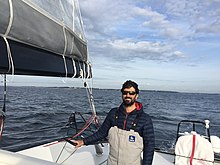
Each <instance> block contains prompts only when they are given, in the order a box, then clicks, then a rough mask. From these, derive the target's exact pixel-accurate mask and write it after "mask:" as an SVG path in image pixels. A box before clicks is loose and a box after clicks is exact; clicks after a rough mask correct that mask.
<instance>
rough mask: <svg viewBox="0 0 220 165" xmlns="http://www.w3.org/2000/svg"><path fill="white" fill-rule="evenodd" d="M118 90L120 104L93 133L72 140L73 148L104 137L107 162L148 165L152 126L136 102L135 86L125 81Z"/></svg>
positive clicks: (136, 89) (152, 153) (132, 82)
mask: <svg viewBox="0 0 220 165" xmlns="http://www.w3.org/2000/svg"><path fill="white" fill-rule="evenodd" d="M121 92H122V101H123V102H122V104H121V105H120V106H119V107H116V108H113V109H111V110H110V112H109V113H108V115H107V117H106V118H105V120H104V122H103V124H102V125H101V127H100V128H99V130H98V131H97V132H96V133H94V134H93V135H91V136H89V137H86V138H84V139H82V140H77V141H75V143H76V144H77V145H76V147H80V146H82V145H89V144H94V143H97V142H99V141H101V140H103V139H105V138H107V139H108V142H109V144H110V152H109V156H108V162H107V164H108V165H151V164H152V161H153V155H154V144H155V142H154V129H153V124H152V120H151V118H150V116H149V115H148V114H146V113H145V112H144V111H143V105H142V104H141V103H140V102H138V101H136V100H137V98H138V95H139V89H138V85H137V83H135V82H134V81H131V80H128V81H126V82H125V83H124V84H123V85H122V89H121ZM142 154H143V157H142V156H141V155H142Z"/></svg>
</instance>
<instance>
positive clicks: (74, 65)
mask: <svg viewBox="0 0 220 165" xmlns="http://www.w3.org/2000/svg"><path fill="white" fill-rule="evenodd" d="M72 62H73V72H74V74H73V76H72V78H74V77H75V76H76V72H77V71H76V64H75V61H74V59H73V58H72Z"/></svg>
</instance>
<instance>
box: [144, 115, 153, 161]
mask: <svg viewBox="0 0 220 165" xmlns="http://www.w3.org/2000/svg"><path fill="white" fill-rule="evenodd" d="M143 141H144V150H143V163H142V165H151V164H152V162H153V157H154V146H155V138H154V129H153V123H152V120H151V118H150V116H148V117H147V121H146V124H145V125H144V129H143Z"/></svg>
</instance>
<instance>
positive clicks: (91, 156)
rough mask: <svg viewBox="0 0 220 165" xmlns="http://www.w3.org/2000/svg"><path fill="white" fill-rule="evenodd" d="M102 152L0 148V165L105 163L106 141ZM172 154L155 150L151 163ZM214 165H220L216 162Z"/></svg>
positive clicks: (54, 146)
mask: <svg viewBox="0 0 220 165" xmlns="http://www.w3.org/2000/svg"><path fill="white" fill-rule="evenodd" d="M100 147H101V149H102V150H103V153H102V154H97V153H96V149H95V146H94V145H89V146H83V147H81V148H79V149H75V147H74V146H72V145H71V144H69V143H66V142H53V143H49V144H45V145H41V146H37V147H33V148H30V149H26V150H23V151H19V152H17V153H12V152H9V151H4V150H0V158H1V159H0V165H42V164H43V165H55V164H62V165H85V164H88V165H106V164H107V157H108V152H109V146H108V144H107V143H105V144H103V146H101V145H100ZM173 164H174V155H171V154H166V153H161V152H157V151H156V152H155V154H154V160H153V165H173ZM214 165H220V162H216V163H215V164H214Z"/></svg>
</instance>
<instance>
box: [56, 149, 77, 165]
mask: <svg viewBox="0 0 220 165" xmlns="http://www.w3.org/2000/svg"><path fill="white" fill-rule="evenodd" d="M76 151H77V148H75V150H74V151H73V152H72V153H71V154H70V155H69V156H67V158H66V159H64V160H63V161H62V162H61V163H60V164H63V163H64V162H65V161H66V160H68V159H69V158H70V156H72V155H73V154H74V153H75V152H76Z"/></svg>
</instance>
